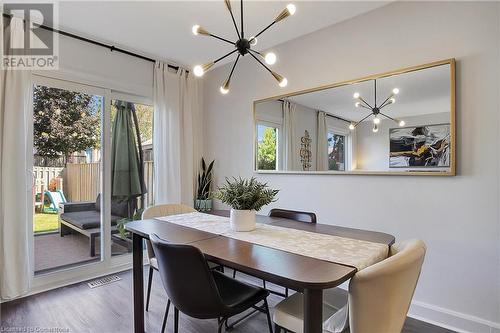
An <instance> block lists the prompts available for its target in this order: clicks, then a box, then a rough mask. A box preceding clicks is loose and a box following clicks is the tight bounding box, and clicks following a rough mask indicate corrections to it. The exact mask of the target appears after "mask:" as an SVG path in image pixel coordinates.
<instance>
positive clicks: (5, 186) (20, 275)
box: [0, 19, 34, 299]
mask: <svg viewBox="0 0 500 333" xmlns="http://www.w3.org/2000/svg"><path fill="white" fill-rule="evenodd" d="M10 29H11V31H10V33H9V31H6V33H5V34H4V33H3V31H2V34H3V36H4V37H5V38H7V39H8V40H9V39H10V41H8V42H10V43H11V44H14V43H20V44H17V45H23V43H24V42H23V40H24V39H23V38H24V29H23V22H22V20H20V19H12V20H11V23H10ZM11 38H12V39H11ZM31 93H32V89H31V71H27V70H2V71H1V76H0V170H1V178H0V296H1V298H2V299H12V298H15V297H18V296H21V295H23V294H25V293H27V292H28V291H29V289H30V287H31V282H32V278H33V267H34V264H33V207H34V206H33V171H32V169H33V116H32V112H33V111H32V105H31Z"/></svg>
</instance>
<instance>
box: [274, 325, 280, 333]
mask: <svg viewBox="0 0 500 333" xmlns="http://www.w3.org/2000/svg"><path fill="white" fill-rule="evenodd" d="M274 333H281V326H280V325H278V324H276V323H275V324H274Z"/></svg>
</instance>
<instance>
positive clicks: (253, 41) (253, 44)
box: [249, 36, 258, 46]
mask: <svg viewBox="0 0 500 333" xmlns="http://www.w3.org/2000/svg"><path fill="white" fill-rule="evenodd" d="M249 41H250V45H252V46H255V45H257V42H258V40H257V38H255V37H254V36H252V37H250V39H249Z"/></svg>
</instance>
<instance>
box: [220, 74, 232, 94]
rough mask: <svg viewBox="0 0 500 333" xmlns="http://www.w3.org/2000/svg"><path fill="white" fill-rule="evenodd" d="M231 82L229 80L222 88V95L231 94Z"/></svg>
mask: <svg viewBox="0 0 500 333" xmlns="http://www.w3.org/2000/svg"><path fill="white" fill-rule="evenodd" d="M229 80H230V78H228V79H227V80H226V81H225V82H224V84H223V85H222V86H220V93H221V94H223V95H226V94H227V93H228V92H229Z"/></svg>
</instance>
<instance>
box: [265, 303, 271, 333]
mask: <svg viewBox="0 0 500 333" xmlns="http://www.w3.org/2000/svg"><path fill="white" fill-rule="evenodd" d="M264 307H265V308H266V316H267V325H268V326H269V333H273V322H272V320H271V313H270V312H269V305H268V304H267V299H264Z"/></svg>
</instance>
